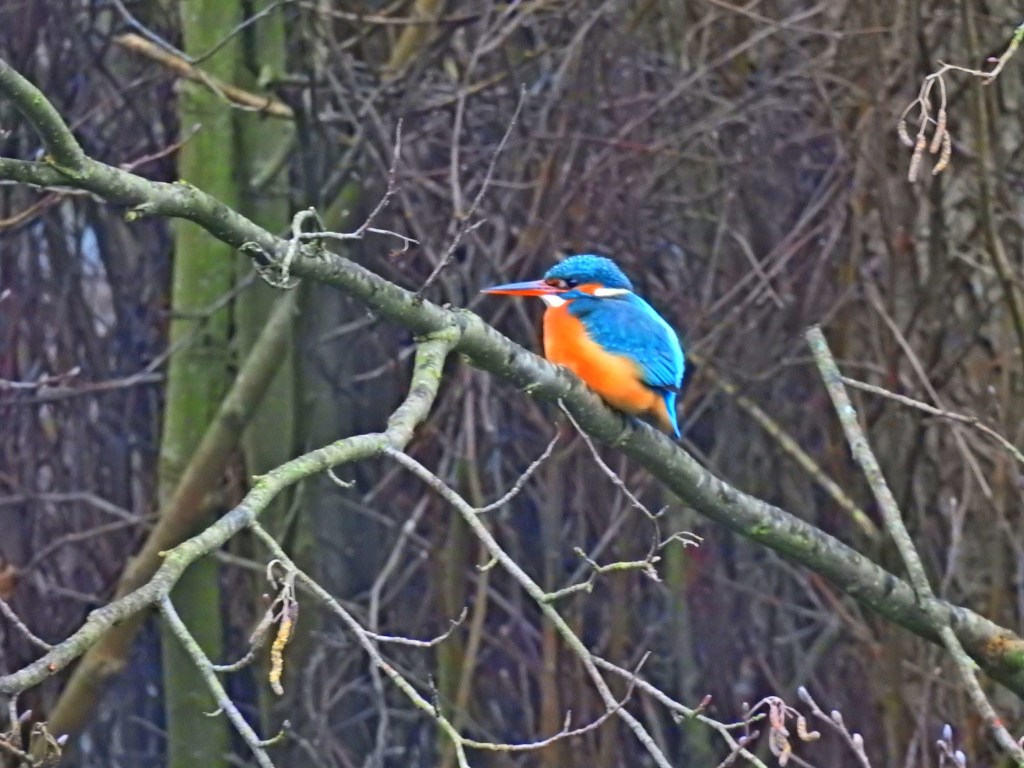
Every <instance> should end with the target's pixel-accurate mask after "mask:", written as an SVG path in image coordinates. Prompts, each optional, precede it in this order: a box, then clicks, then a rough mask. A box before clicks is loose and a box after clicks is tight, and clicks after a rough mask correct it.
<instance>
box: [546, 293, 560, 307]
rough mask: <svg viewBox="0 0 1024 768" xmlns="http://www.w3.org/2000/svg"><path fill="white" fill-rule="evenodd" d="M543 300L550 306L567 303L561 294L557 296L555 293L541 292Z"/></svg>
mask: <svg viewBox="0 0 1024 768" xmlns="http://www.w3.org/2000/svg"><path fill="white" fill-rule="evenodd" d="M540 298H541V301H543V302H544V303H545V304H547V305H548V306H549V307H560V306H562V305H563V304H565V299H563V298H562V297H561V296H556V295H555V294H553V293H545V294H541V297H540Z"/></svg>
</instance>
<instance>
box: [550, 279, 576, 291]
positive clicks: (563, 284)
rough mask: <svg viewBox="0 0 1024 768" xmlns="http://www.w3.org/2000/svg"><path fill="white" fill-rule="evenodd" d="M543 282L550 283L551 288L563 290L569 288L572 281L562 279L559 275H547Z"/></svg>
mask: <svg viewBox="0 0 1024 768" xmlns="http://www.w3.org/2000/svg"><path fill="white" fill-rule="evenodd" d="M544 282H545V283H547V284H548V285H550V286H551V287H552V288H558V289H560V290H563V291H564V290H565V289H566V288H571V287H572V283H571V282H567V281H565V280H563V279H562V278H560V277H549V278H548V279H547V280H545V281H544Z"/></svg>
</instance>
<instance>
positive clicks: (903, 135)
mask: <svg viewBox="0 0 1024 768" xmlns="http://www.w3.org/2000/svg"><path fill="white" fill-rule="evenodd" d="M896 134H897V135H898V136H899V137H900V143H901V144H902V145H903V146H905V147H909V148H910V149H913V148H914V140H913V139H912V138H910V131H908V130H907V121H906V120H905V119H904V118H902V117H901V118H900V119H899V121H898V122H897V123H896Z"/></svg>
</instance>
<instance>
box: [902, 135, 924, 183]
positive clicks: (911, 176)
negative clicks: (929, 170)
mask: <svg viewBox="0 0 1024 768" xmlns="http://www.w3.org/2000/svg"><path fill="white" fill-rule="evenodd" d="M926 146H927V142H926V141H925V138H924V133H919V134H917V143H916V144H915V145H914V154H913V155H911V156H910V168H909V169H908V170H907V181H909V182H911V183H913V182H915V181H917V174H918V172H919V171H920V170H921V158H923V157H924V150H925V147H926Z"/></svg>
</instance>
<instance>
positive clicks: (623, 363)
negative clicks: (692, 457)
mask: <svg viewBox="0 0 1024 768" xmlns="http://www.w3.org/2000/svg"><path fill="white" fill-rule="evenodd" d="M483 292H484V293H500V294H510V295H513V296H539V297H540V298H541V299H542V300H543V301H544V303H545V304H546V305H547V310H546V311H545V312H544V356H545V357H546V358H547V359H548V360H550V361H551V362H552V363H556V364H558V365H564V366H565V367H566V368H568V369H569V370H570V371H572V372H573V373H575V374H576V375H577V376H579V377H580V378H581V379H583V381H585V382H586V383H587V385H588V386H589V387H590V388H591V389H593V390H594V391H595V392H597V394H599V395H600V396H601V397H602V398H603V399H604V400H605V401H606V402H607V403H608V404H609V405H612V406H614V407H615V408H618V409H619V410H621V411H625V412H626V413H630V414H634V415H641V414H643V415H650V416H653V417H654V419H655V421H656V422H657V423H658V424H659V425H660V426H661V427H662V428H664V429H665V430H666V431H667V432H671V433H672V434H673V435H675V436H676V437H679V423H678V422H677V420H676V395H677V394H678V393H679V388H680V387H681V386H682V383H683V370H684V368H685V365H686V359H685V357H684V356H683V349H682V347H681V346H680V344H679V337H678V336H676V332H675V331H674V330H672V326H670V325H669V324H668V323H666V322H665V320H664V319H663V318H662V317H661V315H659V314H658V313H657V312H655V311H654V308H653V307H651V305H650V304H648V303H647V302H646V301H644V300H643V299H641V298H640V297H639V296H637V295H636V294H635V293H633V284H632V283H631V282H630V281H629V278H628V277H626V275H625V274H624V273H623V272H622V270H621V269H619V266H618V264H616V263H615V262H614V261H612V260H611V259H608V258H605V257H603V256H594V255H591V254H581V255H578V256H570V257H569V258H567V259H566V260H565V261H563V262H561V263H560V264H556V265H555V266H553V267H552V268H551V269H549V270H548V271H547V272H546V273H545V274H544V277H543V278H542V279H540V280H532V281H529V282H525V283H508V284H506V285H496V286H494V287H492V288H485V289H484V290H483Z"/></svg>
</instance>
